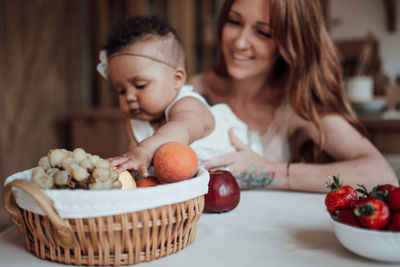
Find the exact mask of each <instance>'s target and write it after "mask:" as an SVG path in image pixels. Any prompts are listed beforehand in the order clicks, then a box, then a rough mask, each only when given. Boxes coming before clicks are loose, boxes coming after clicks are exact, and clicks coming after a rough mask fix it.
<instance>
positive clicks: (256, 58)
mask: <svg viewBox="0 0 400 267" xmlns="http://www.w3.org/2000/svg"><path fill="white" fill-rule="evenodd" d="M269 8H270V7H269V1H268V0H236V1H234V3H233V5H232V7H231V10H230V11H229V15H228V20H227V21H226V23H225V25H224V27H223V29H222V53H223V55H224V59H225V62H226V67H227V71H228V73H229V75H230V76H231V77H232V78H234V79H248V78H254V77H258V76H262V77H265V76H266V75H268V74H269V73H270V72H271V70H272V67H273V66H274V64H275V61H276V59H277V57H278V50H277V46H276V43H275V41H274V40H273V39H272V37H271V29H270V19H269Z"/></svg>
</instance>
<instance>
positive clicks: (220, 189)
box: [204, 170, 240, 212]
mask: <svg viewBox="0 0 400 267" xmlns="http://www.w3.org/2000/svg"><path fill="white" fill-rule="evenodd" d="M209 173H210V182H209V183H208V193H207V194H206V195H205V206H204V211H205V212H223V211H230V210H233V209H234V208H236V206H237V205H238V204H239V200H240V189H239V185H238V183H237V182H236V179H235V177H233V175H232V174H231V173H230V172H229V171H224V170H216V171H210V172H209Z"/></svg>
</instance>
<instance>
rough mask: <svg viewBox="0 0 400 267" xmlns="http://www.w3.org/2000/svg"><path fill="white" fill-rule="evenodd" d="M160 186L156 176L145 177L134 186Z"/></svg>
mask: <svg viewBox="0 0 400 267" xmlns="http://www.w3.org/2000/svg"><path fill="white" fill-rule="evenodd" d="M159 184H160V180H158V178H157V177H156V176H147V177H143V178H141V179H140V180H137V182H136V185H137V187H150V186H156V185H159Z"/></svg>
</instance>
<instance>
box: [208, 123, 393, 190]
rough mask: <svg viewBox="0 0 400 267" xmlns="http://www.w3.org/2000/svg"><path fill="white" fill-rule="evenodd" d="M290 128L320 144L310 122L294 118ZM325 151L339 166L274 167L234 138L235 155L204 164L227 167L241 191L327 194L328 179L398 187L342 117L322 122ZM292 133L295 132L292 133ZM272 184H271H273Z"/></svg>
mask: <svg viewBox="0 0 400 267" xmlns="http://www.w3.org/2000/svg"><path fill="white" fill-rule="evenodd" d="M293 117H294V118H292V119H291V128H292V129H296V128H298V127H301V128H302V129H303V130H304V132H305V134H306V135H307V137H309V138H311V139H312V140H313V141H314V142H318V131H317V129H316V127H315V126H314V125H313V124H312V123H309V122H306V121H304V120H302V119H300V118H299V117H297V116H293ZM322 127H323V131H324V133H325V143H324V145H323V149H324V151H326V152H327V153H328V154H329V155H330V156H332V157H333V158H334V159H335V160H336V162H334V163H328V164H314V163H292V164H290V165H289V164H288V163H286V162H284V163H271V162H267V161H265V160H264V159H263V158H261V157H260V156H258V155H257V154H256V153H254V152H253V151H252V150H251V149H250V148H249V147H248V146H246V145H245V144H243V143H241V142H240V141H239V140H238V139H237V138H235V137H234V136H233V134H231V137H230V138H231V142H232V144H233V145H234V146H235V148H236V152H233V153H229V154H226V155H223V156H220V157H217V158H214V159H211V160H208V161H205V162H203V164H204V165H205V166H206V167H207V168H211V169H213V168H220V167H228V168H229V170H230V171H231V172H232V173H233V174H234V176H235V177H236V179H237V180H238V182H239V185H240V186H241V188H242V189H247V188H268V189H281V190H296V191H308V192H326V191H327V190H328V189H327V185H326V182H327V181H328V179H327V177H328V176H332V175H339V176H340V178H341V180H342V182H343V184H348V185H352V186H354V187H357V185H358V184H362V185H365V186H366V187H367V188H368V189H371V188H372V187H373V186H376V185H377V184H386V183H389V184H393V185H398V180H397V178H396V176H395V174H394V172H393V170H392V168H391V167H390V165H389V164H388V162H387V161H386V160H385V159H384V157H383V156H382V154H381V153H380V152H379V151H378V150H377V149H376V148H375V147H374V146H373V145H372V144H371V143H370V142H369V141H368V139H366V138H365V137H363V136H362V135H360V134H359V133H358V132H357V131H356V130H355V129H354V128H353V127H352V126H351V125H350V124H349V123H348V122H347V121H345V120H344V119H342V118H341V117H339V116H326V117H324V118H323V119H322ZM292 132H293V131H292ZM271 181H272V184H271Z"/></svg>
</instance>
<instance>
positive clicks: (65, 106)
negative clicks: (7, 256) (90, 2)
mask: <svg viewBox="0 0 400 267" xmlns="http://www.w3.org/2000/svg"><path fill="white" fill-rule="evenodd" d="M79 2H80V1H79V0H72V1H71V0H56V1H48V0H12V1H10V0H0V86H1V89H0V125H1V127H0V159H1V160H0V178H1V179H0V190H1V192H2V191H3V181H4V179H5V178H6V177H7V176H8V175H10V174H12V173H15V172H17V171H21V170H24V169H28V168H32V167H34V166H35V165H37V161H38V159H39V158H40V157H41V156H43V155H44V154H46V153H47V151H48V150H49V149H51V148H57V147H66V146H67V143H68V130H67V120H66V118H67V117H68V110H69V108H71V107H76V106H80V105H81V104H82V97H81V96H82V86H81V83H82V78H81V73H82V70H81V43H80V40H81V38H80V37H81V32H80V24H81V23H80V4H79ZM6 222H8V216H6V214H5V211H4V209H3V199H2V198H1V213H0V226H1V225H4V224H5V223H6Z"/></svg>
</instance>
